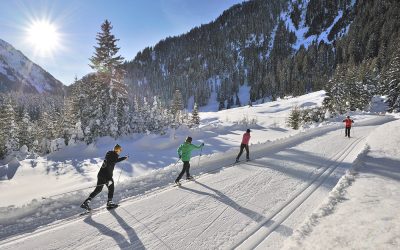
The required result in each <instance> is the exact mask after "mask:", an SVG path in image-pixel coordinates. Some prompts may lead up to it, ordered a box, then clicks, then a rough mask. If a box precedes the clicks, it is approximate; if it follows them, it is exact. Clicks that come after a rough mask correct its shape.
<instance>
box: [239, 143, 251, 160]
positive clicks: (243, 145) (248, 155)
mask: <svg viewBox="0 0 400 250" xmlns="http://www.w3.org/2000/svg"><path fill="white" fill-rule="evenodd" d="M243 149H246V159H247V160H249V159H250V150H249V145H247V144H243V143H242V144H240V152H239V154H238V156H237V157H236V160H239V158H240V156H241V155H242V153H243Z"/></svg>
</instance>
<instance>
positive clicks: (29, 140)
mask: <svg viewBox="0 0 400 250" xmlns="http://www.w3.org/2000/svg"><path fill="white" fill-rule="evenodd" d="M18 139H19V147H20V148H21V147H22V146H23V145H26V146H27V147H28V150H29V151H31V150H32V146H33V135H32V122H31V119H30V117H29V114H28V112H26V110H24V111H23V116H22V119H21V121H20V123H19V135H18Z"/></svg>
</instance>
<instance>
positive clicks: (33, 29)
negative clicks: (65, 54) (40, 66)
mask: <svg viewBox="0 0 400 250" xmlns="http://www.w3.org/2000/svg"><path fill="white" fill-rule="evenodd" d="M26 39H27V42H28V43H29V44H31V45H32V46H33V49H34V50H35V53H36V54H37V55H39V56H42V57H46V56H52V55H53V54H54V53H55V52H56V50H57V49H58V48H60V46H61V41H60V40H61V39H60V33H59V32H58V29H57V26H56V25H55V24H54V23H51V22H50V21H47V20H39V21H33V22H31V24H30V25H29V26H28V28H27V38H26Z"/></svg>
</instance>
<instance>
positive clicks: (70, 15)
mask: <svg viewBox="0 0 400 250" xmlns="http://www.w3.org/2000/svg"><path fill="white" fill-rule="evenodd" d="M242 1H243V0H108V1H107V0H23V1H22V0H15V1H8V0H0V39H3V40H5V41H6V42H8V43H10V44H12V45H13V46H14V47H15V48H16V49H18V50H20V51H22V52H23V53H24V54H25V55H26V56H27V57H28V58H29V59H31V60H32V61H34V62H35V63H37V64H39V65H40V66H41V67H43V68H44V69H45V70H47V71H48V72H50V73H51V74H52V75H53V76H54V77H56V78H57V79H59V80H60V81H62V82H63V83H64V84H66V85H69V84H71V83H72V81H73V79H74V77H75V75H77V76H78V78H80V77H82V76H83V75H85V74H87V73H89V72H91V69H90V67H89V66H88V64H89V60H88V58H90V57H91V56H92V55H93V52H94V48H93V46H95V45H96V40H95V38H96V34H97V32H99V31H100V25H101V23H102V22H103V21H104V20H105V19H108V20H110V21H111V23H112V25H113V27H114V28H113V30H112V32H113V34H114V35H115V36H116V37H117V38H118V39H120V41H119V42H118V43H117V45H118V46H119V47H120V48H121V49H120V54H121V55H122V56H123V57H125V59H127V60H132V59H133V58H134V57H135V55H136V54H137V52H139V51H141V50H142V49H144V48H145V47H147V46H153V45H155V44H156V43H157V42H158V41H160V40H161V39H164V38H166V37H168V36H175V35H180V34H183V33H186V32H187V31H189V30H190V29H191V28H194V27H195V26H199V25H201V24H206V23H209V22H211V21H213V20H215V19H216V18H217V17H218V16H219V15H220V14H222V12H223V11H224V10H226V9H228V8H229V7H231V6H232V5H234V4H236V3H241V2H242ZM32 20H48V21H49V22H50V23H52V24H53V25H54V26H56V27H57V32H58V33H59V34H60V35H61V39H60V41H61V45H62V47H60V48H59V49H57V50H55V51H54V52H53V53H51V55H46V56H43V55H37V53H35V51H34V49H33V48H32V45H31V44H29V43H27V31H26V29H27V27H29V24H30V23H32Z"/></svg>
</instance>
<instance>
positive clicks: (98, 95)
mask: <svg viewBox="0 0 400 250" xmlns="http://www.w3.org/2000/svg"><path fill="white" fill-rule="evenodd" d="M112 28H113V27H112V25H111V23H110V22H109V21H108V20H105V22H104V23H103V24H102V25H101V32H100V33H98V34H97V37H96V40H97V43H98V46H97V47H96V46H95V54H94V56H92V57H91V58H90V61H91V65H90V66H91V67H92V68H93V69H95V70H96V71H97V75H96V77H95V79H94V80H95V83H94V84H92V88H93V91H91V93H95V96H94V99H92V103H91V104H90V105H91V106H96V108H95V113H94V115H93V119H92V121H90V122H89V125H90V126H89V127H87V130H86V131H87V132H88V133H90V134H91V136H90V138H89V141H92V140H93V139H95V138H96V137H97V136H103V135H111V136H113V137H114V138H116V137H118V136H120V135H123V134H127V133H129V132H130V126H129V123H130V119H129V114H130V112H129V104H128V90H127V86H126V84H125V83H124V75H125V71H124V69H123V59H124V58H123V57H122V56H120V55H117V53H118V51H119V48H118V47H117V45H116V42H117V41H118V40H119V39H116V38H115V36H114V35H113V34H111V29H112ZM91 93H89V95H91ZM100 124H101V126H102V127H101V126H100Z"/></svg>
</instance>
